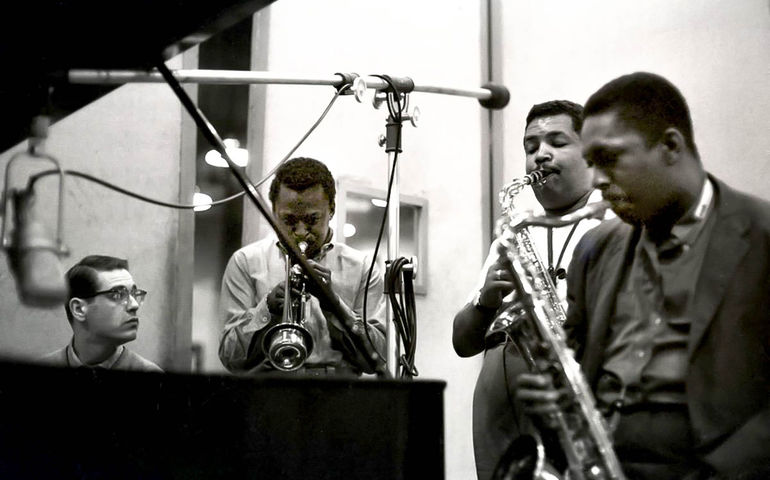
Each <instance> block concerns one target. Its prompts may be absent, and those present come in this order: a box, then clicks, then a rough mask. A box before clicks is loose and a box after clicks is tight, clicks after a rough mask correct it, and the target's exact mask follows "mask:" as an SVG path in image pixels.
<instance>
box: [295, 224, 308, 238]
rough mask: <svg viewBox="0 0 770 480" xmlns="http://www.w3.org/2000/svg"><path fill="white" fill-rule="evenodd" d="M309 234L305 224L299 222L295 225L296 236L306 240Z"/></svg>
mask: <svg viewBox="0 0 770 480" xmlns="http://www.w3.org/2000/svg"><path fill="white" fill-rule="evenodd" d="M307 232H308V230H307V226H306V225H305V222H297V224H296V225H294V236H296V237H299V238H304V237H305V236H307Z"/></svg>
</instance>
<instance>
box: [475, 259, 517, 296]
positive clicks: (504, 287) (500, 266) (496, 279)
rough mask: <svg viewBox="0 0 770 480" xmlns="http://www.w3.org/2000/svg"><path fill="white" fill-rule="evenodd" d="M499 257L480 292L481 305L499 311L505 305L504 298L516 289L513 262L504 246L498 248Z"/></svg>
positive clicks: (491, 267) (488, 272)
mask: <svg viewBox="0 0 770 480" xmlns="http://www.w3.org/2000/svg"><path fill="white" fill-rule="evenodd" d="M497 253H498V257H497V260H496V261H495V263H493V264H492V265H491V266H490V267H489V269H488V270H487V275H486V277H485V278H484V285H483V286H482V287H481V291H480V292H479V305H481V306H482V307H486V308H489V309H497V308H499V307H500V305H501V304H502V303H503V298H504V297H505V296H506V295H508V294H509V293H511V292H512V291H513V289H514V283H513V274H512V273H511V262H510V261H509V260H508V257H507V256H506V249H505V247H504V246H502V245H498V247H497Z"/></svg>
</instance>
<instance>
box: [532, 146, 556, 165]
mask: <svg viewBox="0 0 770 480" xmlns="http://www.w3.org/2000/svg"><path fill="white" fill-rule="evenodd" d="M551 160H553V152H552V151H551V149H550V147H548V144H547V143H545V142H543V143H541V144H540V147H539V148H538V149H537V152H536V155H535V163H536V164H537V165H541V164H543V163H545V162H549V161H551Z"/></svg>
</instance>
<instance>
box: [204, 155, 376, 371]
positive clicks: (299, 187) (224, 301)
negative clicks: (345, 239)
mask: <svg viewBox="0 0 770 480" xmlns="http://www.w3.org/2000/svg"><path fill="white" fill-rule="evenodd" d="M335 194H336V189H335V184H334V178H333V177H332V175H331V173H330V172H329V170H328V168H327V167H326V165H324V164H323V163H321V162H319V161H318V160H315V159H312V158H304V157H300V158H294V159H292V160H289V161H288V162H286V163H284V164H283V165H282V166H281V167H280V168H279V169H278V171H277V172H276V174H275V178H274V179H273V181H272V183H271V185H270V194H269V197H270V201H271V203H272V209H273V214H274V215H275V218H276V220H277V222H278V224H279V225H280V227H281V228H282V229H283V230H284V232H285V233H286V234H287V235H288V236H290V237H291V238H292V239H293V240H294V241H295V242H296V243H297V244H301V243H302V244H304V246H305V247H306V248H305V255H306V257H307V259H308V263H309V264H310V265H311V266H312V267H313V268H314V269H315V273H317V274H318V276H319V277H320V278H321V279H322V281H323V282H324V283H325V284H326V286H327V287H329V289H330V290H331V291H332V292H334V294H335V295H337V297H338V299H339V301H340V304H341V305H342V308H343V310H344V311H345V318H337V317H336V316H335V315H333V314H332V313H330V312H329V311H328V309H327V306H326V305H324V304H323V303H321V302H320V301H319V297H320V295H318V292H316V291H315V290H314V289H313V288H312V285H311V284H310V283H309V282H308V283H307V284H306V286H307V293H308V294H309V299H308V301H307V303H306V304H305V306H304V308H303V310H304V311H303V312H302V314H301V315H302V325H300V326H299V327H301V329H303V330H304V331H305V332H307V334H309V337H310V338H309V339H307V340H308V342H307V343H308V344H307V345H305V346H304V347H306V348H307V354H308V355H307V358H306V359H304V361H303V362H302V365H301V366H300V367H299V368H294V367H292V368H291V371H294V372H298V373H300V374H304V375H313V376H325V375H348V376H357V375H360V374H361V373H362V372H366V373H371V368H370V367H369V366H368V365H369V364H368V363H367V361H366V357H365V355H367V352H366V351H361V350H360V349H356V348H351V347H352V346H353V345H355V344H356V342H351V341H350V335H357V336H359V338H358V339H357V340H358V345H361V344H363V342H368V343H366V345H368V346H369V347H371V348H372V349H374V350H375V351H377V352H379V354H380V355H383V354H384V353H385V334H384V327H383V321H382V320H383V318H384V313H385V301H384V297H383V280H382V277H381V275H380V272H379V271H378V270H377V267H376V265H375V270H374V272H373V274H372V276H371V279H370V280H369V286H368V289H366V288H365V287H366V285H367V276H368V270H369V266H370V259H369V258H367V256H366V255H364V254H363V253H361V252H359V251H357V250H355V249H353V248H350V247H348V246H347V245H344V244H338V243H335V242H332V230H331V228H330V227H329V222H330V221H331V219H332V216H333V215H334V207H335V201H334V200H335ZM282 250H283V249H282V247H281V246H280V244H279V243H278V242H277V239H276V237H275V236H273V235H271V236H269V237H267V238H264V239H262V240H260V241H257V242H255V243H252V244H250V245H247V246H245V247H243V248H241V249H240V250H238V251H236V252H235V253H234V254H233V256H232V257H231V258H230V260H229V262H228V264H227V267H226V269H225V273H224V277H223V279H222V290H221V297H220V303H221V305H220V309H221V311H222V315H223V317H224V329H223V332H222V335H221V339H220V344H219V358H220V359H221V361H222V364H223V365H224V366H225V367H226V368H227V369H228V370H230V371H231V372H234V373H258V372H269V371H275V370H276V366H280V365H278V363H277V362H276V361H275V359H273V358H270V351H269V347H268V346H267V344H268V343H269V339H266V338H265V336H266V335H270V334H271V333H270V332H272V331H273V330H274V329H271V328H272V327H275V326H276V325H281V324H282V322H284V323H285V322H286V315H287V314H288V312H286V311H285V308H284V305H285V300H286V296H287V295H289V296H291V295H297V294H301V292H296V291H292V290H293V289H292V288H291V287H290V288H289V290H290V291H286V287H287V284H288V282H287V281H286V280H287V275H289V272H288V270H289V268H287V262H288V257H287V256H286V255H285V252H283V251H282ZM365 292H366V294H367V295H368V297H367V302H366V304H367V315H366V322H367V328H364V324H363V323H362V322H363V307H364V295H365ZM287 305H288V304H287ZM303 333H304V332H303ZM279 370H281V368H279Z"/></svg>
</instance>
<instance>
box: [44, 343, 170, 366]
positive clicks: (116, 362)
mask: <svg viewBox="0 0 770 480" xmlns="http://www.w3.org/2000/svg"><path fill="white" fill-rule="evenodd" d="M40 361H41V363H44V364H46V365H51V366H56V367H71V368H78V367H86V368H105V369H107V370H135V371H143V372H162V371H163V370H162V369H161V368H160V367H159V366H157V365H156V364H155V363H153V362H151V361H150V360H147V359H146V358H144V357H142V356H141V355H139V354H138V353H134V352H132V351H131V350H129V349H128V348H126V347H125V346H124V345H121V346H119V347H118V348H117V349H116V350H115V353H113V354H112V355H110V357H109V358H107V359H106V360H104V361H102V362H99V363H98V364H95V365H86V364H84V363H83V362H82V361H81V360H80V357H78V355H77V353H76V352H75V348H74V347H73V345H72V341H70V343H69V344H68V345H67V346H66V347H64V348H61V349H59V350H56V351H55V352H51V353H49V354H48V355H45V356H44V357H42V358H41V359H40Z"/></svg>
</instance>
